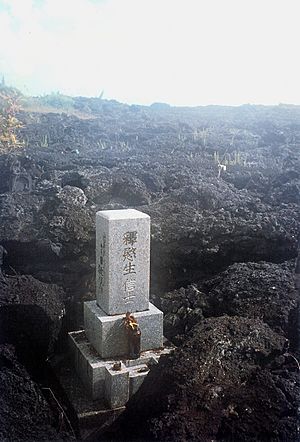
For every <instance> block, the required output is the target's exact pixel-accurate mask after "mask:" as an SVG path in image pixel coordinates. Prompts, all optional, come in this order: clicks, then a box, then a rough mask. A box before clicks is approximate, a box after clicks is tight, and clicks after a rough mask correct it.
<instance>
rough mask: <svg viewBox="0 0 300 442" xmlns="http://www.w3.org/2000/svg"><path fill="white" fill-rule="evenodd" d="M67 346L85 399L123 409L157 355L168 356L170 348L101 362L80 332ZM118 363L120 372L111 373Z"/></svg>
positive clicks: (75, 334)
mask: <svg viewBox="0 0 300 442" xmlns="http://www.w3.org/2000/svg"><path fill="white" fill-rule="evenodd" d="M69 343H70V350H71V356H72V362H73V365H74V367H75V369H76V372H77V374H78V375H79V377H80V378H81V380H82V382H83V384H84V385H85V387H86V389H87V391H88V393H89V395H90V396H91V397H92V399H93V400H97V399H103V398H104V399H105V401H106V404H107V406H108V407H110V408H118V407H121V406H124V405H125V404H126V402H127V400H128V398H129V397H131V396H132V395H133V394H135V393H136V392H137V390H138V389H139V387H140V386H141V385H142V383H143V381H144V379H145V378H146V376H147V374H148V372H149V367H150V366H151V365H154V364H157V363H158V361H159V358H160V356H161V355H164V354H169V353H170V352H171V351H172V350H173V347H167V348H166V347H164V348H161V349H160V350H148V351H144V352H142V353H141V356H140V357H139V358H138V359H134V360H132V359H126V358H124V359H122V358H121V359H120V358H109V359H102V358H101V357H100V356H99V355H98V354H97V353H96V352H95V350H94V348H93V347H92V345H91V344H90V342H89V340H88V339H87V336H86V334H85V332H84V331H83V330H80V331H77V332H71V333H69ZM120 362H121V371H115V370H113V367H114V365H115V364H116V363H120ZM118 373H119V377H118ZM118 391H119V393H118ZM116 396H117V397H116Z"/></svg>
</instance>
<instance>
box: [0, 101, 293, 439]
mask: <svg viewBox="0 0 300 442" xmlns="http://www.w3.org/2000/svg"><path fill="white" fill-rule="evenodd" d="M73 103H74V109H75V110H76V112H69V113H67V112H58V110H57V109H53V110H52V111H51V112H50V111H49V110H48V111H47V112H41V111H38V110H36V111H33V110H27V111H26V110H24V111H22V112H20V114H19V116H18V118H19V119H20V120H21V121H22V122H23V124H24V127H23V128H22V129H20V133H19V137H20V139H21V140H23V141H24V147H23V148H20V149H18V150H12V151H1V153H0V244H1V246H2V247H1V250H0V251H1V254H2V255H3V256H2V261H3V265H2V273H1V274H0V378H1V387H0V390H1V391H0V393H1V394H0V397H1V400H0V401H1V407H0V440H1V441H12V440H14V441H24V440H26V441H27V440H28V441H31V440H32V441H34V440H38V441H39V440H45V441H47V440H75V439H74V436H73V435H72V431H71V428H70V426H68V425H67V422H66V421H65V419H64V417H62V416H61V414H60V412H59V410H58V406H57V404H56V403H55V401H54V400H53V399H51V395H49V394H46V391H45V390H43V388H45V386H47V382H46V376H45V375H44V371H45V365H46V361H47V360H48V359H49V358H51V357H53V355H56V356H57V355H64V354H65V353H66V351H67V348H66V335H67V332H68V331H72V330H76V329H79V328H80V327H82V326H83V317H82V303H83V301H87V300H91V299H94V298H95V221H94V220H95V213H96V212H97V211H98V210H104V209H121V208H129V207H130V208H136V209H138V210H141V211H143V212H145V213H147V214H149V215H150V216H151V223H152V227H151V300H152V302H153V303H154V304H155V305H157V306H158V307H159V308H160V309H162V310H163V312H164V315H165V335H166V337H167V338H169V339H170V340H171V341H172V342H174V343H175V344H176V346H177V349H176V350H175V352H174V353H173V354H172V355H171V356H166V357H163V358H162V359H161V360H160V362H159V364H158V366H156V367H153V368H152V369H151V371H150V374H149V375H148V377H147V378H146V380H145V382H144V384H143V385H142V387H141V389H140V390H139V391H138V392H137V394H136V395H135V396H133V397H132V399H131V400H130V401H129V403H128V406H127V409H126V411H125V412H124V413H123V415H121V417H120V418H119V419H118V421H117V422H115V423H114V424H113V426H112V427H111V428H108V429H106V430H105V431H103V430H100V429H99V430H98V431H96V432H95V433H94V435H93V436H92V437H90V438H89V440H94V441H96V440H99V441H101V440H103V441H106V440H107V441H108V440H111V441H112V440H119V441H121V440H128V441H131V440H139V441H152V440H153V441H155V440H157V441H178V442H179V441H180V442H184V441H227V440H230V441H278V442H279V441H295V442H296V441H297V440H298V438H299V430H298V428H299V414H298V413H299V412H298V405H299V403H300V390H299V386H300V385H299V384H300V378H299V370H300V367H299V296H300V293H299V290H297V284H296V283H295V281H296V279H297V274H296V273H295V269H296V262H297V259H298V263H299V259H300V258H299V257H298V254H299V238H300V107H298V106H288V105H286V106H285V105H280V106H274V107H272V106H269V107H267V106H254V105H253V106H252V105H245V106H240V107H222V106H207V107H196V108H173V107H169V106H167V105H163V104H156V105H152V106H150V107H144V106H129V105H124V104H120V103H118V102H115V101H106V100H101V99H96V98H95V99H87V98H82V97H79V98H76V99H73ZM74 109H73V110H74ZM218 161H219V162H220V164H222V165H226V170H221V171H219V168H218ZM297 268H298V272H299V273H300V268H299V264H298V267H297ZM299 279H300V276H299V275H298V280H299ZM299 289H300V283H299Z"/></svg>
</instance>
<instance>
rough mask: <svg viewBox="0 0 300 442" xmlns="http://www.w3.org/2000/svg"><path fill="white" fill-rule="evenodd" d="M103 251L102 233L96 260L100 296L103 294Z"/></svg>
mask: <svg viewBox="0 0 300 442" xmlns="http://www.w3.org/2000/svg"><path fill="white" fill-rule="evenodd" d="M105 249H106V235H105V233H104V234H103V235H102V238H101V241H100V253H99V259H98V278H99V292H100V294H101V295H102V294H103V289H104V271H105V270H104V266H105Z"/></svg>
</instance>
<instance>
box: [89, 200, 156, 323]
mask: <svg viewBox="0 0 300 442" xmlns="http://www.w3.org/2000/svg"><path fill="white" fill-rule="evenodd" d="M149 277H150V217H149V216H148V215H146V214H145V213H142V212H139V211H138V210H135V209H123V210H104V211H100V212H97V214H96V295H97V304H98V305H99V307H101V309H102V310H103V311H104V312H105V313H106V314H108V315H117V314H125V313H126V312H127V311H129V312H132V313H133V312H141V311H145V310H148V309H149Z"/></svg>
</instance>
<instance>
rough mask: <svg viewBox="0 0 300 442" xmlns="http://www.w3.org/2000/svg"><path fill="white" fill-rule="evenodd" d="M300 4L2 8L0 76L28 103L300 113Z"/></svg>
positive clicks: (100, 0)
mask: <svg viewBox="0 0 300 442" xmlns="http://www.w3.org/2000/svg"><path fill="white" fill-rule="evenodd" d="M299 12H300V1H299V0H0V75H2V74H3V75H4V76H5V79H6V82H7V83H8V84H9V85H13V86H16V87H18V88H19V89H21V90H22V91H23V92H25V93H26V94H30V95H41V94H46V93H51V92H56V91H59V92H61V93H62V94H67V95H84V96H98V95H100V93H101V91H102V90H103V91H104V96H103V98H108V99H116V100H118V101H122V102H127V103H137V104H151V103H153V102H166V103H170V104H172V105H193V106H194V105H205V104H228V105H237V104H243V103H262V104H277V103H280V102H281V103H294V104H300V87H299V82H300V58H299V42H300V25H299V17H300V14H299Z"/></svg>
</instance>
